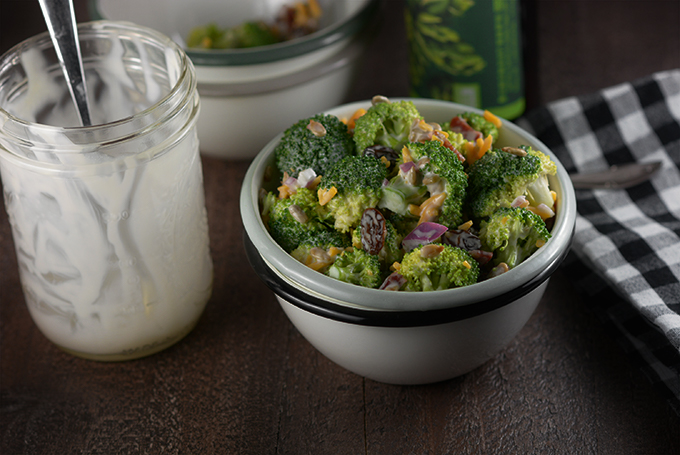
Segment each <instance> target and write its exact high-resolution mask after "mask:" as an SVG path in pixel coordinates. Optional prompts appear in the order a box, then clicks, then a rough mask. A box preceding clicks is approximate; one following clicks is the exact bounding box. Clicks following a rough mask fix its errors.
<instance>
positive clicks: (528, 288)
mask: <svg viewBox="0 0 680 455" xmlns="http://www.w3.org/2000/svg"><path fill="white" fill-rule="evenodd" d="M243 245H244V248H245V251H246V257H247V258H248V262H249V263H250V265H251V267H252V268H253V270H254V271H255V273H256V274H257V275H258V276H259V277H260V279H261V280H262V281H263V282H264V283H265V284H266V285H267V287H268V288H269V289H271V290H272V292H274V294H276V296H278V297H279V298H281V299H283V300H285V301H286V302H287V303H289V304H291V305H294V306H296V307H298V308H300V309H301V310H304V311H307V312H309V313H312V314H314V315H317V316H321V317H324V318H328V319H332V320H334V321H338V322H344V323H347V324H355V325H362V326H371V327H391V328H406V327H424V326H432V325H440V324H448V323H451V322H457V321H462V320H465V319H470V318H473V317H476V316H481V315H483V314H485V313H490V312H492V311H495V310H497V309H499V308H501V307H504V306H506V305H509V304H511V303H514V302H516V301H517V300H519V299H521V298H523V297H525V296H526V295H527V294H530V293H531V292H533V291H535V290H536V289H537V288H539V287H540V286H541V285H542V284H544V283H545V282H546V281H548V279H550V276H551V275H552V274H553V273H554V272H555V270H557V268H558V267H559V266H560V265H561V264H562V262H563V261H564V259H565V257H566V256H567V253H568V252H569V250H568V249H564V250H563V252H562V254H561V255H560V256H558V257H556V258H555V259H554V260H552V262H550V263H549V264H548V265H547V267H545V268H544V269H543V270H541V272H540V273H539V274H538V275H536V276H534V277H533V278H531V279H530V280H529V281H526V282H523V283H521V284H520V285H519V286H517V287H515V288H513V289H511V290H509V291H508V292H506V293H504V294H501V295H498V296H494V297H492V298H489V299H486V300H483V301H480V302H478V303H477V304H475V305H463V306H452V307H447V308H438V309H430V310H376V309H372V308H357V307H353V306H352V305H351V304H350V303H347V302H346V303H344V304H339V303H336V302H334V301H331V300H327V299H324V298H323V297H321V296H317V295H314V294H313V293H310V292H308V291H307V290H306V289H304V288H302V287H298V286H296V285H295V284H294V283H293V282H291V281H289V280H286V279H285V278H284V277H283V276H282V275H281V273H280V272H277V271H276V270H275V269H273V268H272V267H271V265H270V264H268V263H267V261H266V260H265V259H264V258H263V257H262V256H261V255H260V254H259V253H258V251H257V249H256V248H255V245H253V242H252V240H251V239H250V237H249V236H248V233H247V232H245V231H244V232H243Z"/></svg>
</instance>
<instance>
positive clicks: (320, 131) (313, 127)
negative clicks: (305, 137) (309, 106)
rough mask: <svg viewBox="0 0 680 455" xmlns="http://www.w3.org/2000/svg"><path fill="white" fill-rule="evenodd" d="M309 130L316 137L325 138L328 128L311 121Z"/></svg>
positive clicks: (308, 126)
mask: <svg viewBox="0 0 680 455" xmlns="http://www.w3.org/2000/svg"><path fill="white" fill-rule="evenodd" d="M307 129H308V130H309V131H311V132H312V134H313V135H314V136H316V137H324V136H325V135H326V127H325V126H323V125H322V124H321V123H319V122H317V121H316V120H310V121H309V125H307Z"/></svg>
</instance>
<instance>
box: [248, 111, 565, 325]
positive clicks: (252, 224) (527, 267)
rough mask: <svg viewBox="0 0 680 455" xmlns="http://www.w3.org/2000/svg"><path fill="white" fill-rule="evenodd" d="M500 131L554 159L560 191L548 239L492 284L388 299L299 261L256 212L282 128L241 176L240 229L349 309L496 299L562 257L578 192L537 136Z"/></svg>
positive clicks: (281, 267) (266, 254) (294, 274)
mask: <svg viewBox="0 0 680 455" xmlns="http://www.w3.org/2000/svg"><path fill="white" fill-rule="evenodd" d="M391 100H392V101H400V100H410V101H413V102H414V104H415V105H416V107H417V108H418V110H419V111H421V113H423V116H424V117H425V119H426V120H428V112H429V111H437V112H441V113H444V112H448V114H447V116H448V117H452V116H453V115H455V114H457V113H461V112H465V111H468V112H470V111H471V112H477V113H480V114H481V113H483V111H481V110H479V109H475V108H471V107H469V106H465V105H462V104H458V103H453V102H450V101H441V100H432V99H424V98H391ZM368 106H370V100H364V101H357V102H353V103H348V104H344V105H341V106H338V107H336V108H333V109H330V110H327V111H324V112H325V113H326V114H333V115H338V116H340V117H344V116H349V115H351V113H352V112H354V111H355V110H356V109H358V108H360V107H363V108H366V107H368ZM432 120H437V119H432ZM502 131H508V133H505V134H510V135H511V136H513V135H514V136H519V137H521V138H522V140H523V141H526V142H528V143H529V144H530V145H532V146H534V148H537V149H539V150H541V151H543V152H544V153H546V154H548V155H549V156H550V157H551V159H553V161H555V164H556V166H557V174H556V175H555V176H554V177H552V178H551V187H553V189H554V190H555V191H556V192H557V193H558V195H559V201H560V206H559V209H558V210H557V215H556V219H555V223H554V226H553V229H552V234H553V235H552V238H551V239H550V240H549V241H548V242H547V243H546V244H545V245H544V246H543V247H541V248H540V249H539V250H538V251H537V252H535V253H534V254H533V255H532V256H531V257H530V258H528V259H527V260H526V261H524V262H523V263H522V264H521V265H520V266H518V267H516V268H514V269H511V270H510V271H508V272H506V273H504V274H502V275H500V276H497V277H495V278H493V284H494V285H493V286H489V284H488V283H489V282H490V281H486V282H480V283H475V284H472V285H470V286H465V287H461V288H455V289H447V290H442V291H432V292H422V293H410V292H393V293H390V294H389V299H386V298H385V296H386V294H385V292H386V291H382V290H378V289H370V288H362V287H360V286H356V285H353V284H349V283H344V282H341V281H338V280H335V279H333V278H330V277H328V276H326V275H323V274H321V273H318V272H315V271H313V270H311V269H309V268H308V267H306V266H305V265H303V264H301V263H300V262H298V261H297V260H296V259H294V258H293V257H292V256H290V254H288V253H287V252H286V251H285V250H283V248H281V247H280V246H279V245H278V244H277V243H276V242H275V241H274V240H273V239H272V237H271V236H270V235H269V232H268V231H267V229H266V227H265V226H264V223H263V222H262V218H261V216H260V213H259V201H258V195H259V190H260V186H261V178H262V176H263V174H264V170H265V168H266V167H267V165H268V164H269V163H271V160H272V159H273V153H274V148H275V147H276V144H277V143H278V141H279V140H280V138H281V137H282V133H280V134H279V135H277V136H276V137H274V138H273V139H272V140H271V141H270V142H269V143H268V144H267V145H266V146H265V147H264V148H263V149H262V150H261V151H260V153H258V155H257V156H256V157H255V158H254V159H253V161H252V162H251V164H250V166H249V168H248V170H247V172H246V175H245V177H244V179H243V184H242V188H241V194H240V209H241V210H240V211H241V218H242V221H243V226H244V230H245V231H246V232H247V233H248V237H249V239H250V240H251V241H252V243H253V245H254V247H255V249H256V250H257V251H258V252H259V254H260V255H261V256H262V257H263V258H264V259H265V260H266V261H267V262H268V263H269V264H270V266H271V267H273V268H274V269H275V270H277V271H279V272H281V271H285V273H283V274H284V275H285V276H286V277H287V278H288V279H289V280H291V281H292V282H294V283H295V284H296V285H297V286H299V287H301V288H303V289H305V290H306V291H308V292H311V293H316V294H318V295H321V296H324V299H329V300H332V301H334V302H335V303H337V304H338V305H343V306H346V307H348V308H349V307H353V308H360V309H373V310H388V309H389V310H399V311H410V310H413V311H423V310H435V309H444V308H453V307H460V306H465V305H470V304H474V303H478V302H483V301H486V300H489V299H494V298H496V297H498V296H501V295H504V294H506V293H508V292H511V291H512V290H513V289H515V288H517V287H518V283H522V282H529V281H531V280H533V279H535V278H536V277H537V276H538V275H540V274H541V272H542V271H544V270H545V269H547V268H548V266H549V265H550V264H554V263H555V262H557V261H558V259H559V258H560V257H563V256H564V255H565V253H566V251H568V249H569V246H570V244H571V239H572V236H573V232H574V228H575V223H576V196H575V193H574V188H573V185H572V184H571V180H570V179H569V175H568V174H567V171H566V170H565V168H564V166H563V165H562V164H561V163H560V161H559V160H558V159H557V157H556V156H555V155H554V153H553V152H552V151H551V150H550V149H549V148H548V147H547V146H546V145H545V144H543V143H542V142H541V141H540V140H538V139H537V138H536V137H534V136H533V135H531V134H530V133H528V132H527V131H525V130H523V129H522V128H520V127H519V126H517V125H515V124H514V123H512V122H510V121H508V120H503V129H502ZM502 134H504V133H502ZM509 145H512V144H509ZM514 145H518V144H514ZM414 295H417V296H418V298H417V299H414V298H413V296H414ZM348 296H351V297H348Z"/></svg>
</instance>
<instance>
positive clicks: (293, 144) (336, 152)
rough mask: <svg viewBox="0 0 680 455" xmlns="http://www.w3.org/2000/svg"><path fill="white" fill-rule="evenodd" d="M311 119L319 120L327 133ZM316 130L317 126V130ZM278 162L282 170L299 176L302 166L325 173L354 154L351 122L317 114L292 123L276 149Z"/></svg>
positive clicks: (317, 172) (319, 173) (321, 173)
mask: <svg viewBox="0 0 680 455" xmlns="http://www.w3.org/2000/svg"><path fill="white" fill-rule="evenodd" d="M310 122H317V123H319V124H321V125H322V126H323V129H325V134H323V133H322V132H321V133H320V132H319V131H323V129H317V127H318V125H316V124H315V123H312V125H316V127H310V128H308V126H310ZM312 130H315V132H316V134H315V132H313V131H312ZM274 153H275V155H276V166H277V167H278V169H279V171H281V173H283V172H287V173H288V174H289V175H290V176H292V177H297V176H298V173H299V172H300V171H302V170H305V169H309V168H312V169H314V172H316V174H317V175H324V174H326V172H328V170H329V169H330V168H331V167H332V166H333V165H334V164H335V163H337V162H338V161H340V160H341V159H343V158H345V157H347V156H351V155H354V141H353V139H352V136H351V135H350V134H349V132H348V131H347V126H346V125H345V124H344V123H342V122H341V121H340V120H339V119H338V118H337V117H335V116H334V115H325V114H317V115H315V116H313V117H310V118H307V119H303V120H300V121H298V122H297V123H295V124H294V125H292V126H290V127H289V128H288V129H287V130H286V131H284V133H283V137H282V138H281V140H280V141H279V143H278V144H277V146H276V149H275V150H274Z"/></svg>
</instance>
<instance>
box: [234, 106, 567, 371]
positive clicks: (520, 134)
mask: <svg viewBox="0 0 680 455" xmlns="http://www.w3.org/2000/svg"><path fill="white" fill-rule="evenodd" d="M412 100H413V102H414V103H415V105H416V107H417V108H418V110H419V111H420V113H421V114H422V115H423V116H424V117H425V119H426V120H428V121H436V122H448V121H449V120H450V119H451V118H452V117H453V116H455V115H457V114H459V113H461V112H464V111H474V112H480V111H477V110H475V109H472V108H469V107H467V106H463V105H460V104H456V103H451V102H445V101H437V100H426V99H412ZM368 106H370V101H365V102H359V103H351V104H348V105H344V106H340V107H337V108H334V109H331V110H329V111H327V113H329V114H334V115H336V116H338V117H349V116H350V115H351V114H352V113H353V112H354V111H355V110H356V109H358V108H359V107H364V108H367V107H368ZM480 113H481V112H480ZM280 137H281V136H280V135H279V136H277V137H276V138H274V139H273V140H272V141H271V142H270V143H269V144H267V146H266V147H264V149H263V150H262V151H261V152H260V153H259V154H258V155H257V157H256V158H255V159H254V160H253V162H252V163H251V165H250V167H249V169H248V172H247V173H246V176H245V178H244V181H243V186H242V190H241V198H240V209H241V217H242V220H243V224H244V229H245V232H244V244H245V247H246V252H247V253H248V258H249V261H250V263H251V265H252V266H253V268H254V269H255V271H256V273H257V274H258V275H259V276H260V277H261V278H262V279H263V281H264V282H265V283H266V284H267V285H268V286H269V287H270V288H271V289H272V290H273V291H274V293H275V295H276V298H277V299H278V301H279V303H280V305H281V307H282V308H283V310H284V311H285V313H286V314H287V315H288V317H289V319H290V320H291V321H292V323H293V324H294V325H295V327H296V328H297V329H298V330H299V331H300V333H301V334H302V335H303V336H304V337H305V338H306V339H307V340H308V341H309V342H310V343H311V344H312V345H313V346H315V347H316V348H317V349H318V350H319V351H320V352H321V353H323V354H324V355H325V356H326V357H328V358H329V359H331V360H332V361H334V362H336V363H337V364H339V365H341V366H343V367H344V368H346V369H348V370H350V371H353V372H355V373H357V374H359V375H362V376H364V377H367V378H370V379H374V380H377V381H380V382H386V383H393V384H424V383H431V382H437V381H442V380H445V379H450V378H453V377H456V376H459V375H461V374H464V373H467V372H469V371H471V370H472V369H474V368H476V367H478V366H480V365H482V364H483V363H485V362H486V361H488V360H489V359H491V358H492V357H494V356H495V355H496V354H497V353H498V352H499V351H500V350H501V349H502V348H503V347H505V346H506V345H507V344H508V343H509V342H510V341H511V340H512V339H513V338H514V337H515V336H516V335H517V333H518V332H519V331H520V330H521V329H522V327H523V326H524V325H525V324H526V322H527V321H528V320H529V318H530V317H531V315H532V313H533V312H534V310H535V308H536V306H537V305H538V303H539V301H540V300H541V297H542V296H543V293H544V291H545V288H546V287H547V283H548V280H549V278H550V275H551V274H552V273H553V272H554V271H555V270H556V269H557V267H558V266H559V265H560V264H561V262H562V260H563V259H564V257H565V256H566V254H567V253H568V251H569V247H570V245H571V239H572V235H573V230H574V224H575V220H576V199H575V195H574V189H573V186H572V184H571V181H570V179H569V176H568V174H567V172H566V170H565V169H564V167H563V166H562V165H561V163H560V162H559V161H558V160H557V158H556V157H555V156H554V154H553V153H552V152H551V151H550V150H549V149H548V147H547V146H546V145H545V144H543V143H542V142H540V141H539V140H538V139H537V138H535V137H533V136H532V135H530V134H529V133H527V132H526V131H524V130H522V129H520V128H519V127H517V126H516V125H514V124H513V123H511V122H509V121H507V120H506V121H504V124H503V127H502V128H501V130H500V135H499V139H498V143H497V144H498V146H499V147H500V146H517V145H521V144H526V145H530V146H532V147H533V148H535V149H538V150H541V151H543V152H544V153H546V154H548V155H549V156H550V157H551V158H552V159H553V160H554V161H555V163H556V164H557V174H556V175H555V176H553V177H551V178H550V184H551V188H552V189H553V190H554V191H555V192H556V193H557V197H558V208H557V213H556V217H555V222H554V225H553V227H552V231H551V232H552V238H551V239H550V240H549V241H548V242H547V243H546V244H545V245H544V246H543V247H541V248H540V249H539V250H538V251H537V252H536V253H534V254H533V255H532V256H531V257H530V258H529V259H527V260H526V261H525V262H523V263H522V264H520V265H519V266H517V267H515V268H513V269H512V270H510V271H508V272H506V273H504V274H502V275H500V276H498V277H495V278H492V279H489V280H486V281H483V282H480V283H476V284H474V285H471V286H466V287H462V288H457V289H448V290H445V291H434V292H420V293H410V292H390V291H381V290H377V289H368V288H362V287H359V286H355V285H352V284H348V283H344V282H340V281H337V280H334V279H332V278H330V277H328V276H325V275H323V274H321V273H318V272H315V271H313V270H311V269H310V268H308V267H306V266H304V265H303V264H301V263H299V262H298V261H297V260H295V259H294V258H293V257H291V256H290V255H289V254H288V253H286V252H285V251H284V250H283V249H282V248H281V247H280V246H279V245H278V244H277V243H276V242H275V241H274V240H273V239H272V237H271V236H270V235H269V233H268V231H267V229H266V227H265V225H264V223H263V222H262V219H261V217H260V212H259V203H258V201H259V191H260V188H261V187H262V186H263V176H264V174H265V170H266V169H267V168H268V167H273V168H274V169H275V168H276V166H275V161H274V149H275V147H276V144H277V143H278V141H279V139H280ZM270 182H272V184H276V178H273V179H270Z"/></svg>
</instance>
